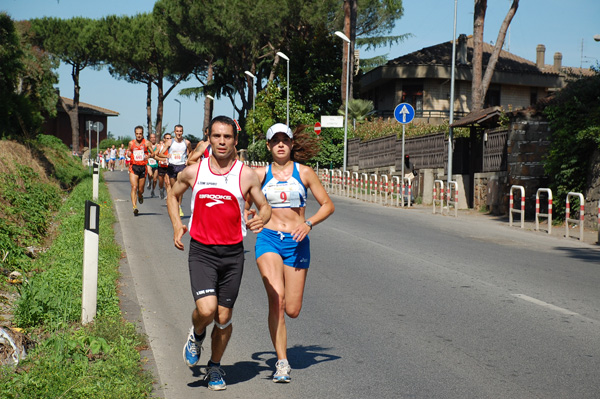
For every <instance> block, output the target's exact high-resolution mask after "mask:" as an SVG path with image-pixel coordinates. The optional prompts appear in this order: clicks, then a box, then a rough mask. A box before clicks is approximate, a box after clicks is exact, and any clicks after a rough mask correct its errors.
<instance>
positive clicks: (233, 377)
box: [187, 345, 340, 388]
mask: <svg viewBox="0 0 600 399" xmlns="http://www.w3.org/2000/svg"><path fill="white" fill-rule="evenodd" d="M330 349H331V348H323V347H321V346H318V345H310V346H302V345H295V346H294V347H292V348H289V349H288V351H287V353H288V359H289V361H290V364H291V365H292V368H293V369H306V368H308V367H310V366H312V365H315V364H318V363H322V362H329V361H332V360H337V359H340V356H336V355H331V354H328V353H324V352H325V351H328V350H330ZM252 359H253V360H254V361H241V362H237V363H235V364H232V365H222V366H221V368H222V369H223V371H224V372H225V377H224V379H225V382H226V383H227V385H235V384H239V383H242V382H246V381H250V380H252V379H253V378H256V377H257V376H259V375H260V374H261V373H263V372H268V375H267V376H266V377H265V379H271V374H272V371H273V370H274V369H275V363H276V362H277V356H276V355H275V351H268V352H256V353H254V354H253V355H252ZM190 370H191V371H192V375H193V377H197V378H198V379H197V380H195V381H194V382H190V383H188V384H187V385H188V386H189V387H190V388H196V387H201V386H204V387H207V386H208V382H207V381H204V376H205V375H206V374H205V372H206V369H205V366H194V367H192V368H190Z"/></svg>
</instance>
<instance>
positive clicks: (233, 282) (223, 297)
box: [188, 238, 244, 308]
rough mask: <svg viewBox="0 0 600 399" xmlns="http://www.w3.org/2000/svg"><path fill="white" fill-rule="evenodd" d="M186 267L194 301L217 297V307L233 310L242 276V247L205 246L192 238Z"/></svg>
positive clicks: (241, 244)
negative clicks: (187, 266) (188, 271)
mask: <svg viewBox="0 0 600 399" xmlns="http://www.w3.org/2000/svg"><path fill="white" fill-rule="evenodd" d="M188 263H189V268H190V283H191V286H192V294H193V296H194V301H197V300H198V299H200V298H202V297H205V296H209V295H216V296H217V302H218V304H219V305H221V306H223V307H226V308H233V305H234V304H235V301H236V299H237V296H238V292H239V290H240V283H241V282H242V274H243V272H244V243H243V242H240V243H239V244H233V245H204V244H202V243H200V242H198V241H196V240H194V239H193V238H192V239H191V241H190V253H189V256H188Z"/></svg>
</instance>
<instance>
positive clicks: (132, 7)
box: [0, 0, 600, 137]
mask: <svg viewBox="0 0 600 399" xmlns="http://www.w3.org/2000/svg"><path fill="white" fill-rule="evenodd" d="M456 3H457V4H458V8H457V10H458V11H457V18H456V25H457V28H456V34H457V36H458V35H460V34H461V33H465V34H467V35H470V34H472V33H473V0H456ZM511 3H512V1H511V0H490V1H488V9H487V15H486V21H485V26H484V40H485V41H486V42H488V43H493V42H495V41H496V38H497V35H498V30H499V28H500V25H501V23H502V21H503V19H504V17H505V15H506V13H507V11H508V9H509V8H510V4H511ZM341 4H342V1H341V0H340V7H341ZM153 5H154V1H152V0H126V1H123V0H101V1H99V0H0V11H5V12H7V13H8V15H10V16H11V18H12V19H13V20H23V19H30V18H40V17H45V16H47V17H58V18H71V17H74V16H83V17H88V18H101V17H103V16H106V15H115V14H116V15H135V14H137V13H145V12H151V11H152V8H153ZM454 5H455V1H452V0H404V1H403V6H404V16H403V17H402V18H401V19H399V20H398V21H397V22H396V28H395V29H394V31H393V32H392V33H391V34H395V35H400V34H404V33H410V34H412V35H413V36H412V37H411V38H409V39H407V40H405V41H404V42H402V43H399V44H396V45H394V46H392V48H389V47H385V48H380V49H376V50H372V51H369V52H366V51H364V50H361V58H368V57H373V56H376V55H383V54H387V57H388V59H393V58H396V57H400V56H402V55H405V54H408V53H411V52H413V51H418V50H420V49H422V48H424V47H429V46H433V45H436V44H439V43H442V42H446V41H449V40H452V34H453V23H454ZM598 21H600V1H599V0H570V1H568V2H567V1H564V0H560V1H559V0H521V1H520V5H519V9H518V10H517V13H516V14H515V17H514V18H513V20H512V23H511V27H510V35H507V39H506V43H505V48H504V49H505V50H508V51H510V52H511V53H514V54H516V55H518V56H520V57H523V58H525V59H528V60H530V61H533V62H535V58H536V47H537V45H538V44H543V45H545V46H546V64H552V63H553V59H554V53H556V52H561V53H562V55H563V59H562V63H563V65H564V66H571V67H580V66H583V67H590V66H592V65H597V64H598V63H599V62H600V42H595V41H594V40H593V37H594V35H597V34H600V22H598ZM290 62H294V60H293V59H291V60H290ZM58 73H59V80H60V81H59V84H58V88H59V89H60V93H61V95H62V96H64V97H68V98H73V81H72V79H71V76H70V73H71V70H70V68H69V67H68V66H65V65H62V66H61V67H60V68H59V69H58ZM80 85H81V101H82V102H86V103H89V104H93V105H96V106H100V107H103V108H108V109H110V110H113V111H116V112H118V113H119V114H120V115H119V116H118V117H111V118H109V119H108V122H107V123H108V130H109V132H110V133H112V135H113V136H115V137H119V136H130V137H133V128H134V127H135V126H136V125H143V126H145V125H146V88H145V86H144V85H142V84H132V83H127V82H125V81H123V80H117V79H115V78H113V77H112V76H110V74H109V73H108V71H107V70H106V68H105V69H103V70H100V71H94V70H91V69H89V68H86V69H84V70H83V71H82V72H81V76H80ZM196 86H198V84H197V83H194V82H193V81H191V82H190V83H184V84H181V85H179V86H178V87H177V89H176V90H175V91H174V92H173V93H171V94H170V95H169V96H168V97H167V99H166V100H165V104H164V116H163V125H165V124H166V126H167V129H168V130H172V129H173V127H174V126H175V125H176V124H177V123H178V122H179V113H180V112H181V121H180V122H181V124H182V125H183V126H184V131H185V134H191V135H194V136H197V137H201V136H202V133H201V131H202V124H203V120H204V111H203V104H204V98H203V97H201V98H199V99H198V101H196V100H194V99H193V98H187V97H182V96H179V95H178V94H177V92H178V90H179V89H182V88H185V87H196ZM155 93H156V92H155ZM175 99H177V100H179V101H181V108H180V105H179V104H178V103H177V102H176V101H175ZM238 101H239V100H238ZM155 107H156V99H155V98H153V111H152V118H153V119H155V115H156V108H155ZM213 115H214V116H216V115H227V116H236V115H234V113H233V107H232V105H231V102H230V101H229V100H228V99H218V100H217V101H216V103H215V107H214V111H213ZM236 119H237V117H236Z"/></svg>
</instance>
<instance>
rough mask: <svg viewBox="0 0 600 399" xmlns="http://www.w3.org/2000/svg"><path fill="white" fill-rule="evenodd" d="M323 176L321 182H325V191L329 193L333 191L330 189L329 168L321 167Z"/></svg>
mask: <svg viewBox="0 0 600 399" xmlns="http://www.w3.org/2000/svg"><path fill="white" fill-rule="evenodd" d="M321 176H322V177H321V183H322V184H323V187H324V188H325V191H327V192H328V193H331V191H330V190H329V187H328V180H329V169H327V168H323V169H321Z"/></svg>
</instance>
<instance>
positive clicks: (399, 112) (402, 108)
mask: <svg viewBox="0 0 600 399" xmlns="http://www.w3.org/2000/svg"><path fill="white" fill-rule="evenodd" d="M394 116H395V117H396V120H397V121H398V122H400V123H402V124H403V125H405V124H407V123H410V122H412V120H413V119H414V118H415V109H414V108H413V107H412V105H410V104H408V103H402V104H398V106H397V107H396V108H395V109H394Z"/></svg>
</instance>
